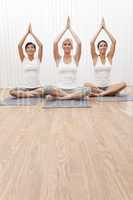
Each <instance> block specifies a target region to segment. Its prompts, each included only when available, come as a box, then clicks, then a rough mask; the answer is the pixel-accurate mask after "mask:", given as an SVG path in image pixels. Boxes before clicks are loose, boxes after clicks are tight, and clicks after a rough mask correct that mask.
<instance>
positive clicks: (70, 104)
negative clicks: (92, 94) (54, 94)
mask: <svg viewBox="0 0 133 200" xmlns="http://www.w3.org/2000/svg"><path fill="white" fill-rule="evenodd" d="M89 107H91V105H90V102H89V101H88V100H46V101H44V106H43V108H89Z"/></svg>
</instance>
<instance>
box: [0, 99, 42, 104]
mask: <svg viewBox="0 0 133 200" xmlns="http://www.w3.org/2000/svg"><path fill="white" fill-rule="evenodd" d="M40 102H42V98H37V97H33V98H20V99H19V98H18V99H17V98H14V97H7V98H5V99H4V100H3V101H1V102H0V106H30V105H31V106H32V105H36V104H38V103H40Z"/></svg>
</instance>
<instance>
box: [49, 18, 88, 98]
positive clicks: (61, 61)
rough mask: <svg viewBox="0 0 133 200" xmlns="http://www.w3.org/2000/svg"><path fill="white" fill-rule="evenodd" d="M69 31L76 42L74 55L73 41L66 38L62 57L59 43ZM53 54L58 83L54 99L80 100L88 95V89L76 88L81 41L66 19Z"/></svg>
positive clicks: (55, 43)
mask: <svg viewBox="0 0 133 200" xmlns="http://www.w3.org/2000/svg"><path fill="white" fill-rule="evenodd" d="M67 30H69V31H70V33H71V35H72V36H73V38H74V40H75V42H76V45H77V47H76V53H75V55H72V50H73V41H72V40H71V39H70V38H67V39H65V40H64V41H63V43H62V48H63V51H64V55H63V56H61V55H60V53H59V42H60V40H61V39H62V37H63V35H64V34H65V33H66V31H67ZM53 54H54V59H55V62H56V66H57V70H58V81H57V84H56V91H57V93H56V97H55V98H56V99H61V100H63V99H81V98H83V97H85V96H87V95H89V94H90V88H87V87H78V85H77V71H78V64H79V61H80V56H81V41H80V39H79V38H78V36H77V35H76V33H75V32H74V31H73V30H72V28H71V25H70V19H69V17H68V20H67V25H66V27H65V29H64V31H63V32H62V33H61V34H60V35H59V36H58V37H57V39H56V40H55V42H54V46H53Z"/></svg>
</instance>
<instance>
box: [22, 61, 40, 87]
mask: <svg viewBox="0 0 133 200" xmlns="http://www.w3.org/2000/svg"><path fill="white" fill-rule="evenodd" d="M22 67H23V83H22V87H23V88H36V87H39V86H40V81H39V72H40V60H39V59H38V58H34V59H33V60H32V61H31V60H29V58H27V57H25V58H24V60H23V62H22Z"/></svg>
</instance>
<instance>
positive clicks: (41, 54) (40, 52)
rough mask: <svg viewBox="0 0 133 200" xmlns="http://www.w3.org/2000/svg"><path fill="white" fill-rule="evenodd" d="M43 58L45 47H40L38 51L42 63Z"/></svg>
mask: <svg viewBox="0 0 133 200" xmlns="http://www.w3.org/2000/svg"><path fill="white" fill-rule="evenodd" d="M42 56H43V45H40V46H39V49H38V58H39V60H40V62H41V61H42Z"/></svg>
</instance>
